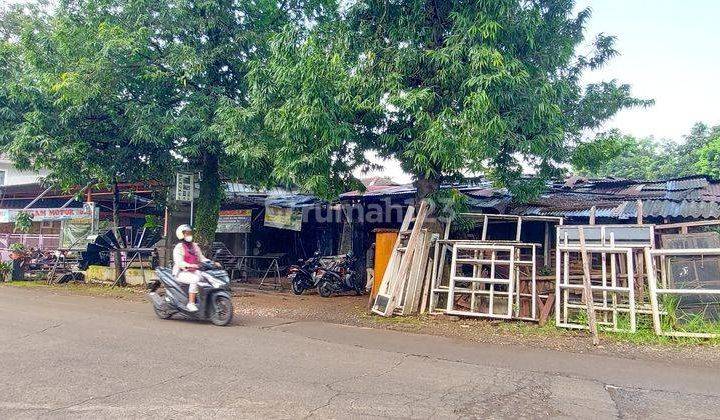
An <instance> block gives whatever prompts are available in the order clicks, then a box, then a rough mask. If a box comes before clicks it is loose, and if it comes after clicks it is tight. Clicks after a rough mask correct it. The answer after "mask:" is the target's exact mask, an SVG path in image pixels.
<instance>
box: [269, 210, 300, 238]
mask: <svg viewBox="0 0 720 420" xmlns="http://www.w3.org/2000/svg"><path fill="white" fill-rule="evenodd" d="M265 226H269V227H274V228H278V229H289V230H294V231H297V232H300V231H301V230H302V209H289V208H285V207H276V206H265Z"/></svg>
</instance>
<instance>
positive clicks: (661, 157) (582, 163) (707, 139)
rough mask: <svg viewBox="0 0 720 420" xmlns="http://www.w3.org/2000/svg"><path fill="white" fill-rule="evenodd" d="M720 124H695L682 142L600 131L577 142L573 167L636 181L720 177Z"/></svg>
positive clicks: (586, 171) (576, 169)
mask: <svg viewBox="0 0 720 420" xmlns="http://www.w3.org/2000/svg"><path fill="white" fill-rule="evenodd" d="M719 151H720V127H713V128H709V127H708V126H706V125H704V124H702V123H698V124H696V125H695V126H694V127H693V129H692V131H691V132H690V134H689V135H687V136H685V137H684V138H683V141H682V142H674V141H664V142H657V141H655V140H654V139H652V138H643V139H638V138H635V137H633V136H629V135H623V134H622V133H620V132H619V131H617V130H613V131H610V132H608V133H602V134H599V135H598V136H597V137H596V138H595V140H594V141H592V142H587V143H583V144H581V145H579V146H578V147H577V148H576V149H575V151H574V154H573V158H572V161H571V162H572V165H573V169H574V170H575V171H576V172H578V173H580V174H584V175H589V176H594V177H616V178H628V179H639V180H654V179H665V178H676V177H683V176H688V175H695V174H705V175H710V176H714V177H719V176H720V169H719V168H720V166H719V165H720V157H718V156H720V154H719V153H718V152H719Z"/></svg>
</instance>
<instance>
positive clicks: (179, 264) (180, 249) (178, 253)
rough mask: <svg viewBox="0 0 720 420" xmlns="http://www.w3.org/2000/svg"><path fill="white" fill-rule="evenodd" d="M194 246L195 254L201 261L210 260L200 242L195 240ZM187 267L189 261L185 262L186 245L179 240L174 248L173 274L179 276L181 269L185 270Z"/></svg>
mask: <svg viewBox="0 0 720 420" xmlns="http://www.w3.org/2000/svg"><path fill="white" fill-rule="evenodd" d="M192 246H193V247H194V248H195V254H196V255H197V256H198V260H200V261H201V262H207V261H210V260H209V259H207V258H205V256H204V255H203V253H202V251H201V250H200V247H199V246H198V244H196V243H195V242H193V243H192ZM187 267H188V263H186V262H185V247H184V246H183V243H182V242H178V244H177V245H175V248H173V270H172V272H173V276H177V275H178V273H180V271H181V270H185V269H186V268H187Z"/></svg>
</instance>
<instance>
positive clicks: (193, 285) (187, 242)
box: [172, 225, 210, 312]
mask: <svg viewBox="0 0 720 420" xmlns="http://www.w3.org/2000/svg"><path fill="white" fill-rule="evenodd" d="M175 236H177V238H178V239H179V240H180V242H179V243H178V244H177V245H175V248H174V249H173V271H172V273H173V275H174V276H175V277H176V278H177V280H178V281H179V282H181V283H185V284H188V285H190V287H189V288H188V304H187V310H188V311H190V312H195V311H197V310H198V307H197V305H196V304H195V298H196V297H197V292H198V285H197V284H198V282H199V281H200V279H201V278H202V275H201V274H200V272H199V271H198V269H199V268H200V263H205V262H209V261H210V260H209V259H208V258H205V256H204V255H203V253H202V251H201V250H200V247H199V246H198V244H196V243H195V242H193V230H192V228H191V227H190V226H189V225H180V226H178V228H177V229H176V230H175Z"/></svg>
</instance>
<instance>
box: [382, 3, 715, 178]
mask: <svg viewBox="0 0 720 420" xmlns="http://www.w3.org/2000/svg"><path fill="white" fill-rule="evenodd" d="M584 7H590V9H591V10H592V17H591V18H590V21H589V24H588V26H587V38H588V39H592V38H594V36H595V34H598V33H600V32H603V33H606V34H610V35H615V36H617V41H616V48H617V49H618V50H619V52H620V55H619V56H618V57H615V58H614V59H613V60H612V61H611V62H610V63H608V64H607V65H606V66H605V67H603V68H602V69H600V70H598V71H596V72H593V73H592V74H589V75H588V76H587V77H586V81H587V82H594V81H599V80H610V79H617V80H618V81H621V82H623V83H628V84H630V85H631V86H632V89H633V94H634V95H635V96H637V97H642V98H652V99H655V105H654V106H653V107H651V108H647V109H632V110H624V111H621V112H620V113H618V114H617V115H616V116H615V117H614V118H612V119H611V120H609V121H608V122H607V123H606V124H605V126H604V127H602V131H606V130H608V129H611V128H618V129H620V130H622V131H623V132H625V133H628V134H632V135H635V136H638V137H647V136H653V137H654V138H655V139H656V141H658V142H662V141H666V140H667V139H677V140H680V139H681V137H682V136H683V135H685V134H687V133H688V132H689V131H690V128H691V127H692V126H693V125H694V124H695V123H696V122H699V121H702V122H705V123H707V124H709V125H716V124H720V22H719V21H718V18H720V0H579V1H578V9H580V8H584ZM384 166H385V168H384V169H383V170H382V171H380V174H382V175H386V176H389V177H391V178H393V179H396V180H397V181H399V182H409V181H410V177H409V176H408V175H407V174H404V173H403V172H402V171H401V170H400V169H399V167H398V165H397V162H392V161H388V162H384Z"/></svg>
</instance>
